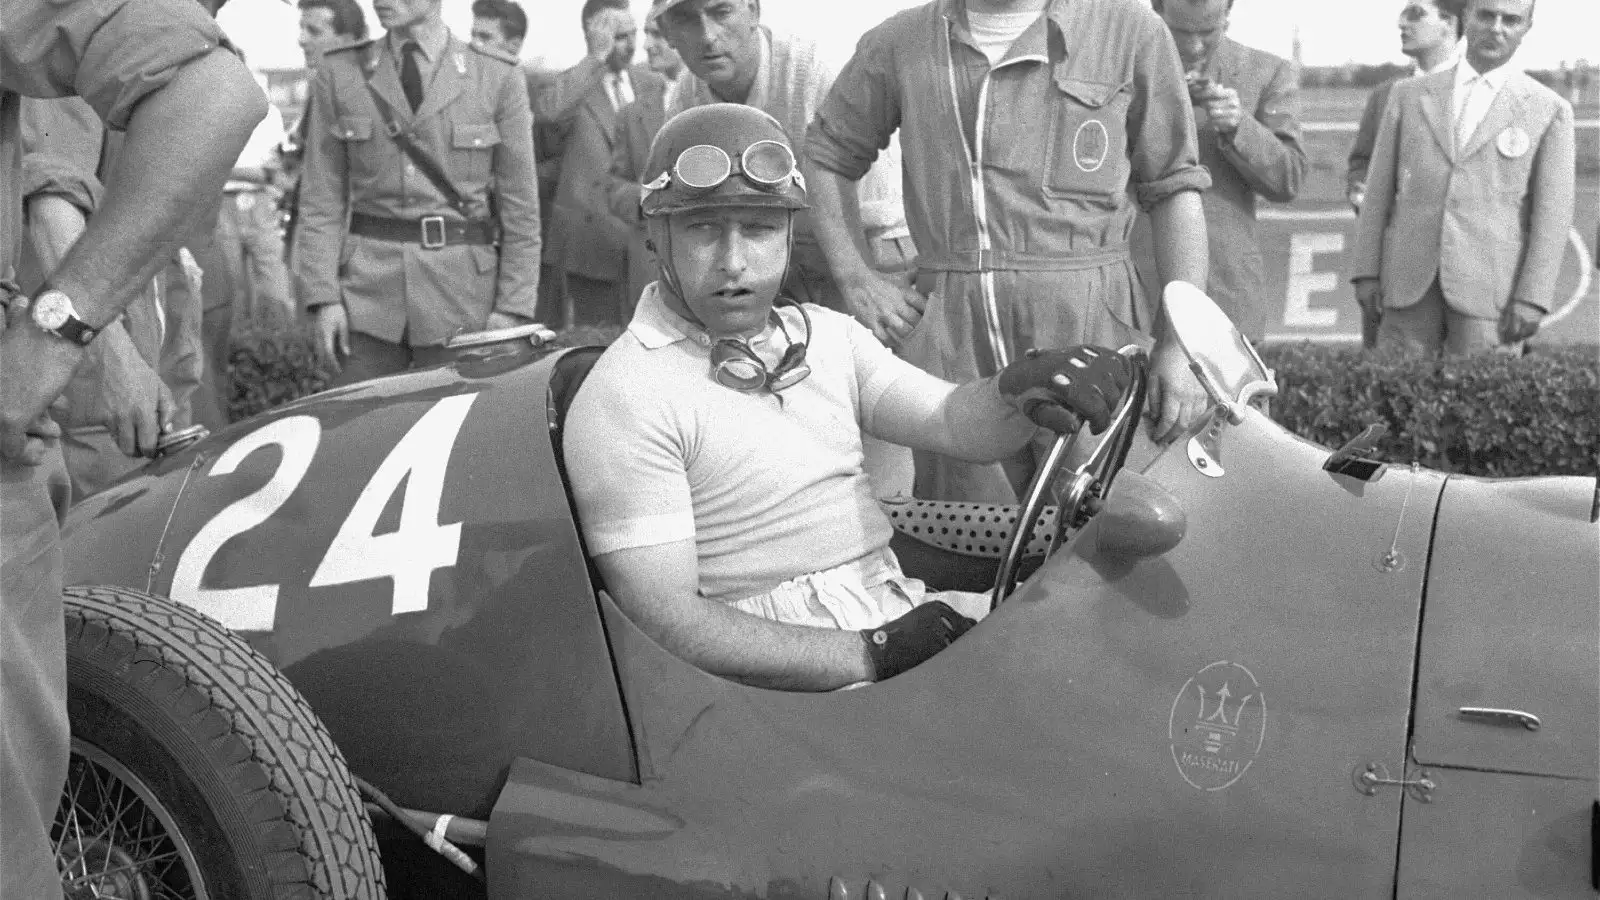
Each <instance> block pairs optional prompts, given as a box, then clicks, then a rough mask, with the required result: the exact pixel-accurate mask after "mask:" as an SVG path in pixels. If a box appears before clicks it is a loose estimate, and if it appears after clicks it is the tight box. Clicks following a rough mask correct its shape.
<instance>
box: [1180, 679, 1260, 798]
mask: <svg viewBox="0 0 1600 900" xmlns="http://www.w3.org/2000/svg"><path fill="white" fill-rule="evenodd" d="M1266 736H1267V703H1266V697H1265V696H1263V694H1262V691H1261V685H1260V684H1259V683H1257V682H1256V677H1255V675H1253V674H1252V673H1251V672H1250V670H1249V669H1246V668H1245V667H1244V666H1241V665H1239V664H1238V663H1234V662H1228V661H1226V660H1224V661H1221V662H1214V663H1212V664H1211V665H1209V666H1206V667H1205V668H1204V669H1201V670H1200V671H1199V672H1197V673H1196V674H1195V676H1194V677H1193V678H1191V679H1189V680H1188V682H1187V683H1185V684H1184V686H1183V689H1182V690H1181V691H1179V692H1178V696H1177V697H1176V698H1174V699H1173V701H1172V716H1171V718H1170V719H1169V720H1168V722H1167V738H1168V740H1169V741H1171V746H1172V761H1173V763H1174V764H1176V765H1177V767H1178V774H1179V775H1181V776H1183V780H1184V781H1187V782H1188V783H1189V784H1190V785H1192V786H1193V787H1195V788H1198V789H1199V790H1202V791H1220V790H1224V789H1225V788H1228V787H1230V786H1232V785H1233V784H1234V783H1235V782H1237V781H1238V780H1239V779H1240V778H1243V777H1244V773H1245V772H1246V771H1248V770H1249V769H1250V765H1251V763H1253V762H1255V760H1256V756H1257V755H1259V754H1260V752H1261V745H1262V743H1263V742H1264V741H1265V740H1266Z"/></svg>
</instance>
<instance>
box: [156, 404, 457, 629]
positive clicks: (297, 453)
mask: <svg viewBox="0 0 1600 900" xmlns="http://www.w3.org/2000/svg"><path fill="white" fill-rule="evenodd" d="M477 396H478V395H477V394H461V395H457V396H453V397H445V398H444V399H441V400H439V401H437V402H435V403H434V404H433V406H432V407H431V408H429V409H428V411H427V412H425V413H423V415H422V417H421V418H420V419H418V420H417V421H416V422H415V423H414V424H413V425H412V426H411V427H410V429H408V430H407V431H406V433H405V435H404V436H403V437H401V439H400V440H399V441H398V442H397V443H396V444H395V445H394V446H393V448H391V449H390V450H389V452H388V454H387V455H386V456H385V457H384V458H383V461H382V462H381V463H379V464H378V467H377V469H376V470H375V471H374V472H373V473H372V475H371V476H370V477H369V478H368V479H367V483H366V485H365V486H364V487H363V488H362V489H361V492H360V494H359V495H358V496H357V497H356V500H355V503H354V504H353V505H352V506H351V507H350V509H349V510H348V511H347V512H346V513H345V516H344V520H343V522H342V523H341V524H340V526H339V529H338V531H337V532H336V533H335V534H334V537H333V540H332V542H331V543H330V544H329V545H328V548H327V549H326V550H325V551H323V553H322V557H321V561H320V562H319V563H318V564H317V567H316V569H315V571H314V572H313V573H312V575H311V580H310V582H309V584H308V587H311V588H317V587H327V586H330V585H338V584H347V583H350V582H356V581H367V580H370V579H378V578H388V579H391V581H392V584H393V595H392V601H391V604H390V611H391V613H396V614H397V613H403V612H417V611H421V610H425V609H427V606H428V583H429V581H430V580H431V578H432V576H433V572H434V570H436V569H440V568H446V567H450V566H454V565H455V564H456V558H457V554H458V552H459V550H460V546H461V523H460V522H454V523H450V524H441V523H440V522H439V508H440V504H441V501H442V499H443V494H444V482H445V473H446V471H447V470H448V468H449V464H450V456H451V453H452V452H453V450H454V448H455V443H456V439H457V437H458V436H459V435H460V433H461V426H462V423H463V422H465V421H466V418H467V413H468V411H469V410H470V409H471V408H472V404H473V401H474V400H476V399H477ZM321 443H322V424H321V423H320V422H319V421H318V420H317V418H316V417H314V416H307V415H297V416H287V417H285V418H282V419H277V420H275V421H273V422H270V423H268V424H266V425H263V426H262V427H260V428H258V429H256V430H255V431H252V432H250V433H249V434H247V435H245V436H244V437H242V438H240V439H239V440H237V441H235V442H234V443H233V445H232V446H230V447H228V449H227V450H225V451H224V452H223V453H222V454H221V455H220V456H218V457H217V460H216V462H215V463H213V464H212V466H211V469H210V471H208V472H207V473H206V475H207V477H217V476H221V475H230V474H232V473H233V472H235V471H236V470H237V469H238V468H239V466H240V465H241V464H243V463H244V461H245V460H246V459H247V458H249V457H250V455H251V454H253V453H255V452H256V451H257V450H260V449H263V448H266V447H277V448H278V449H279V451H280V452H281V454H282V455H281V457H280V458H279V460H278V465H277V468H276V469H275V470H274V471H273V473H272V476H271V477H270V478H268V479H267V482H266V484H263V485H262V486H261V487H259V488H257V489H256V490H254V491H252V492H251V493H250V494H248V495H246V496H244V497H241V498H239V499H238V500H235V501H234V502H232V503H230V504H228V505H227V506H226V507H224V508H223V509H222V510H221V511H220V512H218V513H217V514H216V515H215V516H213V517H212V518H211V519H210V520H209V521H207V522H206V523H205V524H204V525H203V526H201V528H200V529H199V530H198V531H196V532H195V534H194V537H192V538H190V540H189V543H188V545H187V546H185V547H184V548H183V552H182V554H181V555H180V556H179V558H178V564H177V566H176V567H175V568H174V569H173V574H172V587H171V591H170V593H171V596H172V599H174V600H176V601H178V602H179V603H183V604H186V605H188V606H192V607H194V608H195V609H197V610H199V611H201V612H203V613H205V614H207V615H209V616H211V617H212V618H214V619H216V620H217V621H219V622H221V623H222V624H223V625H226V626H227V627H229V628H232V629H235V630H241V631H252V630H253V631H266V630H270V629H271V628H272V627H273V622H274V620H275V618H276V614H277V604H278V593H279V590H280V587H281V585H279V584H273V583H268V584H253V585H247V586H242V587H226V588H223V587H210V586H207V585H206V583H205V574H206V569H207V568H208V567H209V566H210V565H211V561H212V559H213V557H215V556H216V554H217V553H218V551H220V550H221V549H222V546H223V544H224V543H226V542H227V541H229V540H231V539H233V538H234V537H237V536H239V535H241V534H244V533H245V532H248V531H250V530H251V529H253V528H255V527H257V526H259V525H261V524H262V523H264V522H266V521H267V520H268V519H270V518H272V516H273V515H274V514H275V513H276V512H277V511H278V510H279V508H280V507H282V506H283V504H284V503H285V502H287V501H288V499H289V497H290V495H292V494H294V492H295V491H296V490H297V489H298V488H299V487H300V485H301V482H302V481H303V480H304V478H305V476H306V473H307V472H308V471H309V470H310V469H311V464H312V461H313V460H314V459H315V457H316V455H317V450H318V448H319V446H320V444H321ZM402 485H404V489H403V492H402V493H401V497H400V507H399V510H400V518H399V527H398V528H396V529H394V530H392V531H388V532H386V533H384V534H377V533H376V531H377V528H378V520H379V518H380V517H381V516H382V515H383V513H384V510H385V509H386V508H387V507H389V505H390V501H391V500H392V499H393V498H394V497H395V494H396V492H397V491H401V486H402Z"/></svg>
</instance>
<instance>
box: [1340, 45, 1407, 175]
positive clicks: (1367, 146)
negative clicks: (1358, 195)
mask: <svg viewBox="0 0 1600 900" xmlns="http://www.w3.org/2000/svg"><path fill="white" fill-rule="evenodd" d="M1403 77H1405V78H1409V77H1411V76H1409V75H1407V76H1403ZM1400 81H1401V79H1400V78H1391V79H1389V80H1388V81H1385V82H1384V83H1383V84H1380V85H1378V86H1377V87H1375V88H1373V89H1372V93H1371V94H1369V95H1367V105H1366V107H1364V108H1363V109H1362V110H1361V124H1359V125H1357V126H1356V141H1355V143H1354V144H1351V145H1350V156H1349V158H1348V159H1347V160H1346V161H1345V162H1346V164H1347V165H1346V168H1345V175H1344V183H1345V193H1346V195H1354V194H1355V192H1356V191H1364V190H1366V187H1367V168H1368V167H1369V166H1371V165H1372V145H1373V144H1376V143H1377V142H1378V126H1379V125H1380V124H1382V122H1383V110H1384V108H1385V107H1387V106H1388V105H1389V93H1390V92H1391V91H1393V90H1394V86H1395V85H1396V84H1398V83H1399V82H1400Z"/></svg>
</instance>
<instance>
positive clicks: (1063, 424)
mask: <svg viewBox="0 0 1600 900" xmlns="http://www.w3.org/2000/svg"><path fill="white" fill-rule="evenodd" d="M1132 381H1133V363H1132V362H1131V361H1130V360H1129V359H1128V358H1127V357H1125V356H1123V355H1122V354H1120V353H1118V352H1117V351H1115V350H1110V349H1107V348H1105V347H1095V346H1091V345H1089V344H1080V345H1078V346H1076V347H1072V348H1070V349H1067V350H1038V349H1033V350H1029V351H1028V352H1026V353H1024V354H1023V355H1022V358H1021V359H1019V360H1017V361H1016V362H1013V363H1012V364H1011V365H1009V366H1006V367H1005V368H1004V369H1002V370H1000V380H999V388H1000V396H1002V397H1004V398H1006V400H1008V401H1010V402H1011V404H1012V405H1014V406H1016V407H1017V408H1018V409H1020V410H1022V411H1023V413H1025V414H1026V415H1027V416H1028V418H1030V419H1032V420H1033V421H1034V422H1035V423H1037V424H1039V425H1042V426H1044V427H1045V428H1048V429H1050V430H1051V431H1055V432H1058V433H1067V432H1073V431H1077V430H1078V420H1079V419H1080V418H1081V419H1086V420H1088V422H1089V430H1090V431H1092V432H1094V433H1095V434H1099V433H1100V432H1102V431H1105V430H1106V426H1107V425H1110V424H1111V413H1112V411H1113V410H1114V409H1116V406H1117V401H1118V400H1119V399H1121V397H1122V393H1123V391H1126V390H1127V389H1128V385H1129V384H1130V383H1131V382H1132Z"/></svg>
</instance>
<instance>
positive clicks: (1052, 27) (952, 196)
mask: <svg viewBox="0 0 1600 900" xmlns="http://www.w3.org/2000/svg"><path fill="white" fill-rule="evenodd" d="M896 129H899V130H900V145H901V151H902V153H903V155H904V160H905V166H904V173H905V185H906V190H905V198H906V214H907V219H908V223H909V225H910V227H911V236H912V239H913V241H914V242H915V244H916V246H917V248H918V250H919V251H920V253H921V255H920V256H919V257H918V259H917V277H916V286H917V290H918V291H919V292H921V293H923V294H924V295H925V296H926V297H927V298H928V303H927V309H926V312H925V313H924V315H923V317H922V319H921V321H920V322H919V323H918V325H917V327H916V328H915V329H914V330H913V332H912V334H911V335H910V337H909V338H908V339H907V340H906V341H904V342H903V343H902V345H901V352H902V353H903V354H904V355H905V357H906V358H907V359H909V360H911V361H913V362H915V363H916V364H917V365H919V366H921V367H922V368H924V369H926V370H927V371H928V372H931V373H932V374H934V375H938V376H939V377H941V378H944V379H946V380H948V381H952V382H955V383H957V384H960V383H964V382H966V381H970V380H972V379H974V378H978V377H981V376H986V375H992V374H994V373H996V372H998V371H999V370H1000V369H1001V368H1002V367H1004V366H1005V365H1006V364H1007V363H1008V362H1009V361H1010V360H1011V358H1012V357H1013V356H1014V355H1015V354H1016V353H1019V352H1021V351H1022V350H1024V349H1027V348H1029V347H1067V346H1071V345H1073V344H1078V343H1090V344H1100V345H1104V346H1110V347H1118V346H1122V345H1124V344H1127V343H1130V342H1134V341H1140V342H1144V343H1148V334H1149V332H1150V330H1151V328H1152V324H1153V322H1152V311H1151V308H1150V306H1149V305H1148V304H1147V303H1146V302H1145V298H1144V297H1143V295H1142V292H1141V291H1140V290H1139V286H1138V282H1137V279H1136V277H1135V274H1134V268H1133V264H1132V262H1131V260H1130V258H1129V254H1128V246H1127V245H1128V236H1129V234H1130V232H1131V229H1132V227H1133V221H1134V217H1135V213H1136V211H1135V209H1134V205H1133V200H1134V199H1137V201H1138V203H1139V205H1140V206H1142V207H1143V208H1144V209H1146V210H1149V209H1150V208H1152V207H1153V206H1155V205H1156V204H1157V203H1160V202H1161V201H1163V200H1165V199H1167V198H1169V197H1171V196H1172V195H1173V194H1175V193H1178V192H1180V191H1190V190H1192V191H1203V190H1205V189H1206V188H1207V187H1208V186H1209V185H1210V178H1209V176H1208V175H1207V173H1206V171H1205V169H1204V168H1202V167H1201V166H1200V164H1199V162H1198V159H1199V151H1198V149H1197V146H1196V142H1195V134H1194V114H1193V112H1192V111H1191V109H1190V106H1189V95H1188V91H1187V88H1186V87H1185V85H1184V81H1183V71H1182V67H1181V64H1180V63H1179V59H1178V52H1177V48H1176V47H1175V46H1174V45H1173V43H1172V38H1171V35H1170V34H1169V32H1168V31H1167V28H1166V25H1165V24H1164V23H1163V22H1162V21H1161V19H1160V18H1159V17H1157V16H1156V14H1155V13H1154V12H1153V11H1152V10H1151V9H1150V7H1149V5H1148V4H1146V3H1142V2H1137V0H1097V2H1087V0H1052V2H1051V3H1050V4H1049V6H1048V7H1047V8H1046V10H1045V13H1044V15H1043V16H1041V17H1040V19H1039V20H1038V21H1036V22H1034V23H1033V25H1032V26H1030V27H1029V28H1028V30H1027V31H1025V32H1023V34H1022V35H1021V36H1020V37H1018V38H1017V40H1016V41H1015V42H1014V43H1013V44H1012V46H1011V48H1010V50H1009V52H1008V53H1007V54H1006V56H1005V57H1004V58H1003V59H1002V60H1001V61H1000V63H999V64H998V65H996V66H994V67H992V68H991V67H990V65H989V61H988V58H987V57H986V56H984V54H983V52H982V51H981V50H980V49H979V47H978V44H977V43H976V41H975V40H974V39H973V37H972V35H971V33H970V32H969V31H968V28H967V24H966V10H965V5H964V4H963V3H962V2H961V0H938V2H934V3H929V4H927V5H925V6H921V7H917V8H914V9H910V10H907V11H905V12H902V13H900V14H898V15H896V16H894V17H892V18H890V19H889V20H887V21H886V22H884V23H883V24H881V25H879V26H878V27H876V28H874V29H872V30H871V31H869V32H867V34H866V35H865V36H864V37H862V39H861V42H860V43H859V44H858V45H857V48H856V53H855V56H854V57H853V58H852V59H851V60H850V62H849V63H848V64H846V66H845V67H844V70H843V71H842V72H840V74H839V77H838V79H837V80H836V81H835V82H834V86H833V90H832V92H831V93H830V94H829V96H828V99H827V100H826V102H825V103H824V104H823V106H822V108H821V110H820V111H819V112H818V114H817V117H816V118H815V119H814V120H813V121H812V123H811V126H810V128H809V130H808V131H807V153H808V155H809V156H810V158H811V160H812V161H813V162H815V163H816V164H818V165H820V166H822V167H823V168H826V169H829V170H831V171H833V172H837V173H839V174H841V175H844V176H845V177H847V178H852V179H856V178H860V177H861V176H862V175H863V174H864V173H865V172H866V171H867V168H868V166H870V165H871V163H872V161H873V160H874V159H875V158H876V156H877V153H878V151H879V150H880V149H881V148H883V147H884V146H886V145H887V144H888V141H889V136H890V135H891V134H893V133H894V132H895V130H896ZM1041 129H1042V130H1043V133H1042V134H1041ZM1130 184H1131V185H1132V186H1133V195H1134V197H1133V198H1130V197H1129V191H1128V187H1129V185H1130ZM1036 453H1037V450H1034V451H1031V452H1030V451H1024V454H1023V457H1022V458H1019V459H1017V460H1014V461H1013V462H1011V463H1007V464H988V465H975V464H972V463H966V462H962V461H959V460H951V459H945V458H938V457H931V456H924V455H922V454H919V456H918V461H917V468H918V473H917V493H918V495H919V496H923V497H928V498H935V499H945V500H967V501H975V502H988V503H1015V502H1016V500H1017V495H1018V493H1019V491H1020V487H1021V485H1023V484H1025V483H1026V481H1027V478H1028V477H1029V476H1030V475H1031V474H1032V469H1033V464H1034V459H1033V457H1034V456H1035V455H1036Z"/></svg>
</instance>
